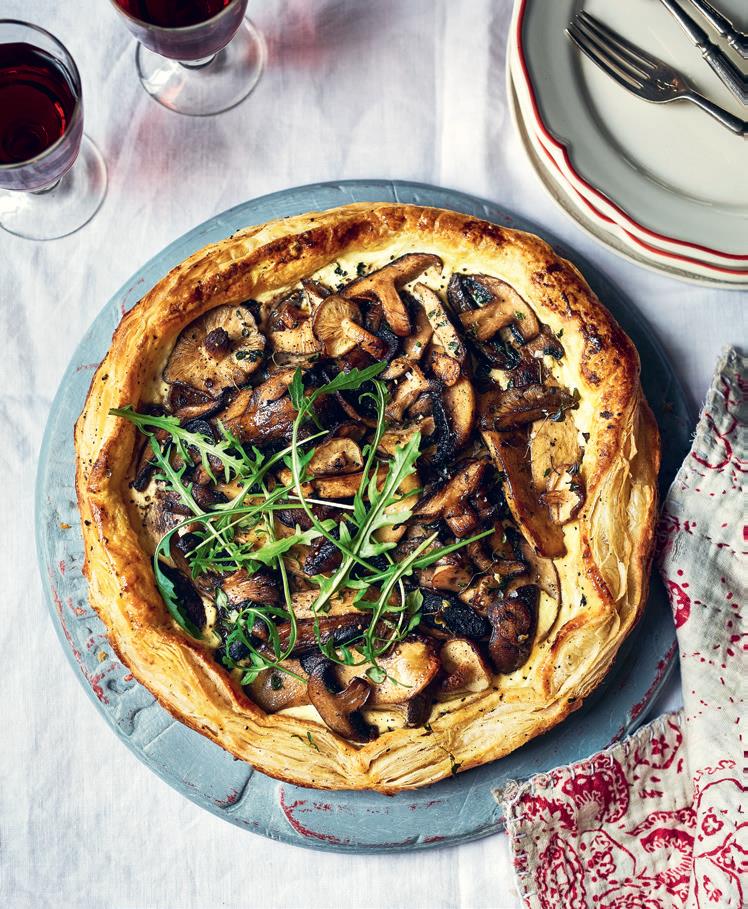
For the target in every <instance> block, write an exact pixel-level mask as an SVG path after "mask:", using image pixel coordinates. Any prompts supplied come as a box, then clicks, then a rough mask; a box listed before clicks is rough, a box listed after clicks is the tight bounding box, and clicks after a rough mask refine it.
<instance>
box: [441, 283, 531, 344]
mask: <svg viewBox="0 0 748 909" xmlns="http://www.w3.org/2000/svg"><path fill="white" fill-rule="evenodd" d="M450 290H451V293H452V297H451V299H450V304H452V305H454V307H455V309H456V310H457V311H458V312H460V313H461V314H467V313H475V312H476V310H481V309H486V310H488V312H489V314H490V316H489V317H486V319H485V320H484V321H485V325H488V324H489V323H490V322H491V320H503V319H504V318H506V319H507V321H506V322H505V323H504V324H506V325H514V326H516V333H517V334H518V335H519V339H518V340H519V341H520V343H522V344H524V343H526V342H527V341H530V340H532V338H534V337H535V336H536V335H537V334H538V332H539V331H540V323H539V322H538V318H537V316H536V315H535V313H534V312H533V310H532V309H531V308H530V307H529V306H528V305H527V303H525V301H524V300H523V299H522V297H521V296H520V295H519V294H518V293H517V291H516V290H515V289H514V288H513V287H512V286H511V285H509V284H507V283H506V281H501V280H499V278H493V277H491V276H490V275H453V276H452V278H451V279H450V282H449V287H448V289H447V293H448V295H449V293H450ZM474 318H475V316H470V317H469V318H468V323H467V324H466V322H465V320H464V319H463V316H462V315H460V321H461V322H462V324H463V325H464V326H465V327H466V328H468V326H471V327H472V325H473V323H472V322H471V319H474ZM475 327H476V331H475V333H474V334H475V337H479V335H480V338H479V340H481V341H485V340H487V339H488V338H490V337H492V336H493V335H494V334H495V333H496V331H498V330H499V329H500V328H503V327H504V325H499V326H498V327H497V328H496V331H492V332H490V333H488V330H487V328H486V327H483V324H482V323H481V322H480V321H479V322H477V323H475Z"/></svg>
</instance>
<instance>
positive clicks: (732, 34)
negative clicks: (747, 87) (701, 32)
mask: <svg viewBox="0 0 748 909" xmlns="http://www.w3.org/2000/svg"><path fill="white" fill-rule="evenodd" d="M691 5H692V6H695V7H696V9H697V10H698V11H699V12H700V13H701V15H702V16H703V17H704V18H705V19H706V21H707V22H708V23H709V24H710V25H711V26H712V28H713V29H714V30H715V32H717V34H718V35H719V36H720V38H724V39H725V40H726V41H727V43H728V44H729V45H730V47H734V48H735V50H736V51H737V52H738V53H739V54H740V56H741V57H742V58H743V59H744V60H748V35H746V33H745V32H741V31H739V30H738V29H737V28H735V26H734V25H733V24H732V22H730V20H729V19H728V18H727V16H723V15H722V13H721V12H719V10H716V9H715V8H714V7H713V6H712V4H711V3H707V2H706V0H691Z"/></svg>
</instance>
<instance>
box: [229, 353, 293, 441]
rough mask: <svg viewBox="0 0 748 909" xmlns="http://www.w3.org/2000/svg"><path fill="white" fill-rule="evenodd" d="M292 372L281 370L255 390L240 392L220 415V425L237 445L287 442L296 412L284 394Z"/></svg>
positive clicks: (247, 389) (246, 389)
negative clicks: (236, 441)
mask: <svg viewBox="0 0 748 909" xmlns="http://www.w3.org/2000/svg"><path fill="white" fill-rule="evenodd" d="M293 374H294V371H293V370H292V369H286V370H282V371H280V372H278V373H276V374H275V375H273V376H271V377H270V378H269V379H268V380H267V381H266V382H263V384H262V385H258V386H257V388H245V389H242V391H240V392H239V394H238V395H237V396H236V397H235V398H234V400H233V401H232V403H231V404H230V405H229V407H228V408H227V410H226V412H225V413H224V415H223V423H224V425H225V426H226V428H227V429H229V430H231V432H233V433H234V434H235V435H236V436H237V438H238V439H239V441H240V442H252V443H255V444H258V443H265V442H273V441H278V440H281V439H284V440H285V439H287V438H288V437H289V435H290V433H291V426H292V424H293V421H294V420H295V419H296V408H295V407H294V405H293V402H292V401H291V399H290V398H289V397H288V395H287V394H286V392H287V390H288V386H289V385H290V384H291V380H292V379H293Z"/></svg>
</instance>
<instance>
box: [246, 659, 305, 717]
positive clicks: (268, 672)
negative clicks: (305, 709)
mask: <svg viewBox="0 0 748 909" xmlns="http://www.w3.org/2000/svg"><path fill="white" fill-rule="evenodd" d="M280 665H281V666H283V667H284V668H286V669H289V670H290V671H291V672H293V673H295V675H297V676H301V678H300V679H299V678H295V677H294V676H293V675H289V673H287V672H283V671H282V670H281V669H263V671H262V672H261V673H260V674H259V675H258V676H257V678H256V679H255V680H254V682H250V683H249V684H248V685H243V686H242V687H243V689H244V691H245V692H246V693H247V694H248V695H249V697H250V698H251V699H252V700H253V701H254V703H255V704H257V706H258V707H261V708H262V709H263V710H264V711H265V713H277V712H278V711H279V710H285V709H286V708H287V707H299V706H301V705H302V704H308V703H309V695H308V694H307V678H306V673H305V672H304V670H303V669H302V667H301V663H299V661H298V660H284V661H283V662H282V663H281V664H280Z"/></svg>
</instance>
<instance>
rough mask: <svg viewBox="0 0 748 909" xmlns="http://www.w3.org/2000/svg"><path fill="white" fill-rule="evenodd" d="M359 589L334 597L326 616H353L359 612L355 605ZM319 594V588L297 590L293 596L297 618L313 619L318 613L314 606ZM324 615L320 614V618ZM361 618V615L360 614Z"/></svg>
mask: <svg viewBox="0 0 748 909" xmlns="http://www.w3.org/2000/svg"><path fill="white" fill-rule="evenodd" d="M356 593H357V591H355V590H346V591H344V592H343V593H342V594H341V595H340V596H336V597H333V598H332V600H330V602H329V604H328V605H329V609H328V611H327V612H326V613H325V615H324V617H325V618H327V617H330V616H342V615H349V616H353V615H356V614H357V610H356V607H355V606H354V605H353V601H354V599H355V596H356ZM318 596H319V590H318V589H314V590H296V591H294V593H293V596H292V604H293V611H294V615H295V616H296V618H297V619H299V620H301V619H313V618H314V617H315V615H317V613H316V612H315V611H314V609H313V608H312V607H313V606H314V602H315V600H316V599H317V597H318ZM322 618H323V617H322V616H320V620H321V619H322ZM359 618H360V615H359Z"/></svg>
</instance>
